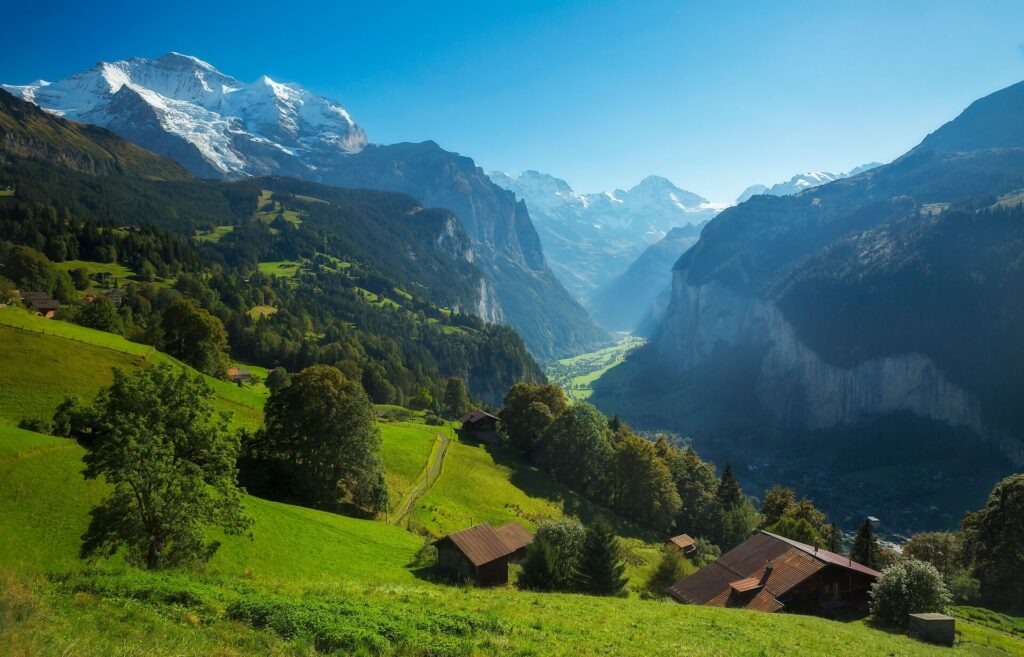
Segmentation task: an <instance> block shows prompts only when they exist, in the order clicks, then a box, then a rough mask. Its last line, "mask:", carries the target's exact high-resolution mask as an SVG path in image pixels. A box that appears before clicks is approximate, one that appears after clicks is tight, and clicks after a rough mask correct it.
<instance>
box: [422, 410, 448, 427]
mask: <svg viewBox="0 0 1024 657" xmlns="http://www.w3.org/2000/svg"><path fill="white" fill-rule="evenodd" d="M424 421H425V422H426V423H427V424H429V425H430V426H432V427H440V426H444V420H442V419H441V418H440V417H438V416H437V415H435V414H434V413H427V415H426V417H425V418H424Z"/></svg>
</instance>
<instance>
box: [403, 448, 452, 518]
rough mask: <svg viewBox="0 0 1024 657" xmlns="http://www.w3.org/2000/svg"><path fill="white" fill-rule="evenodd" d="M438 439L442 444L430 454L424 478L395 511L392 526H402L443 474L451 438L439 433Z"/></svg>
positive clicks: (410, 490)
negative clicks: (442, 468)
mask: <svg viewBox="0 0 1024 657" xmlns="http://www.w3.org/2000/svg"><path fill="white" fill-rule="evenodd" d="M437 437H438V438H440V440H441V442H440V443H439V444H438V447H437V449H435V450H432V451H431V453H430V461H429V462H428V463H427V467H426V468H425V469H424V471H423V476H422V477H421V478H420V480H419V481H417V482H416V485H415V486H413V487H412V488H411V489H409V492H408V493H406V495H405V499H403V500H402V503H401V504H399V505H398V508H397V509H395V514H394V516H393V517H392V518H391V524H392V525H400V524H402V522H403V521H405V519H406V518H407V517H408V516H409V514H410V513H411V512H412V507H413V505H414V504H416V501H417V500H418V499H420V498H421V497H423V496H424V495H426V494H427V491H428V490H430V487H431V486H433V485H434V482H436V481H437V478H438V476H440V474H441V466H442V465H443V464H444V457H445V454H447V453H448V445H449V444H450V443H451V438H449V437H448V436H446V435H444V434H443V433H438V434H437Z"/></svg>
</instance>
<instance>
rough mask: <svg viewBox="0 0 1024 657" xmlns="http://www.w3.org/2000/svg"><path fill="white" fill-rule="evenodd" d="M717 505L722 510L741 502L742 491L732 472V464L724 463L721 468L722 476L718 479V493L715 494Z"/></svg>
mask: <svg viewBox="0 0 1024 657" xmlns="http://www.w3.org/2000/svg"><path fill="white" fill-rule="evenodd" d="M716 498H717V500H718V505H719V506H720V507H721V508H722V509H723V510H729V509H735V508H736V507H738V506H739V505H740V504H741V503H742V502H743V491H742V490H741V489H740V482H738V481H736V476H735V475H734V474H733V473H732V466H731V465H729V464H728V463H726V464H725V469H724V470H722V478H721V479H719V481H718V494H717V495H716Z"/></svg>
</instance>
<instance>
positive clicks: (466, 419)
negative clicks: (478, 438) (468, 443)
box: [459, 409, 498, 433]
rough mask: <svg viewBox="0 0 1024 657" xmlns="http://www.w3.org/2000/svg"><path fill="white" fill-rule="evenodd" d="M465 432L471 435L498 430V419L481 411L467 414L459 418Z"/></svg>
mask: <svg viewBox="0 0 1024 657" xmlns="http://www.w3.org/2000/svg"><path fill="white" fill-rule="evenodd" d="M459 423H460V424H461V425H462V430H463V431H468V432H471V433H483V432H487V431H497V430H498V417H497V416H496V415H491V414H490V413H488V412H486V411H481V410H479V409H477V410H475V411H472V412H471V413H467V414H466V415H463V416H462V417H460V418H459Z"/></svg>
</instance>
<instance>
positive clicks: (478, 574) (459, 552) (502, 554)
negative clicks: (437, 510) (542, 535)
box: [434, 522, 533, 586]
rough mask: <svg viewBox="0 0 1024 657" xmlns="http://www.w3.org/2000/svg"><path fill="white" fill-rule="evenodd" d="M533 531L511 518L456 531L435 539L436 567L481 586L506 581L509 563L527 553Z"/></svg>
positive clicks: (518, 559)
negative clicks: (496, 523) (509, 521)
mask: <svg viewBox="0 0 1024 657" xmlns="http://www.w3.org/2000/svg"><path fill="white" fill-rule="evenodd" d="M531 542H533V534H531V533H530V532H528V531H526V529H524V528H523V527H522V526H520V525H518V524H517V523H514V522H511V523H508V524H507V525H502V526H501V527H498V528H497V529H495V528H494V527H491V526H490V525H489V524H487V523H483V524H480V525H475V526H473V527H470V528H469V529H463V530H462V531H457V532H454V533H451V534H448V535H447V536H445V537H443V538H439V539H438V540H436V541H434V546H435V547H436V548H437V567H438V569H439V570H440V571H441V572H442V573H444V574H445V575H447V576H449V577H452V578H454V579H458V580H472V581H473V582H476V583H477V584H479V585H481V586H497V585H501V584H506V583H508V565H509V563H516V562H519V561H521V560H522V559H523V558H524V557H525V556H526V547H527V546H528V545H529V544H530V543H531Z"/></svg>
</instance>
